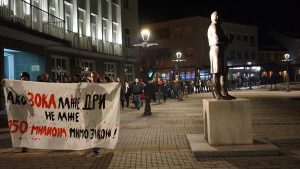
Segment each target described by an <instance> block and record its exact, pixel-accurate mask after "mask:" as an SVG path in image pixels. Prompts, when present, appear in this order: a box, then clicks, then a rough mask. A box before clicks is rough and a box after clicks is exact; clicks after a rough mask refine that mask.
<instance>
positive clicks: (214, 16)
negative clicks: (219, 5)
mask: <svg viewBox="0 0 300 169" xmlns="http://www.w3.org/2000/svg"><path fill="white" fill-rule="evenodd" d="M210 19H211V22H218V20H219V16H218V12H217V11H214V12H213V13H212V14H211V16H210Z"/></svg>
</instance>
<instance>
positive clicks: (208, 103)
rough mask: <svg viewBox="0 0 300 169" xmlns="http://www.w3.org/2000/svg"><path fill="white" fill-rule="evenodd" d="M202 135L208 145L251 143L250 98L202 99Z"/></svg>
mask: <svg viewBox="0 0 300 169" xmlns="http://www.w3.org/2000/svg"><path fill="white" fill-rule="evenodd" d="M203 118H204V131H205V133H204V135H205V139H206V140H207V141H208V144H210V145H232V144H252V143H253V135H252V116H251V105H250V100H247V99H235V100H216V99H204V100H203Z"/></svg>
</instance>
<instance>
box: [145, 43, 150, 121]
mask: <svg viewBox="0 0 300 169" xmlns="http://www.w3.org/2000/svg"><path fill="white" fill-rule="evenodd" d="M147 49H148V47H145V48H144V51H145V56H146V66H145V67H146V70H147V71H145V73H146V75H145V82H146V87H145V111H144V116H151V114H152V112H151V105H150V92H149V89H150V88H149V79H148V74H147V73H148V70H149V56H148V50H147Z"/></svg>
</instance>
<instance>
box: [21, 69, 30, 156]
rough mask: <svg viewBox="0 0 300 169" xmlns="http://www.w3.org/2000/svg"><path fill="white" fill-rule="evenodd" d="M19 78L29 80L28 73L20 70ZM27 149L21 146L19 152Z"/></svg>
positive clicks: (24, 151)
mask: <svg viewBox="0 0 300 169" xmlns="http://www.w3.org/2000/svg"><path fill="white" fill-rule="evenodd" d="M20 80H24V81H29V80H30V75H29V73H27V72H22V73H21V75H20ZM27 151H28V148H27V147H22V149H21V152H22V153H26V152H27Z"/></svg>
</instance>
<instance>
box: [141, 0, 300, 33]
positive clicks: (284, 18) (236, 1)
mask: <svg viewBox="0 0 300 169" xmlns="http://www.w3.org/2000/svg"><path fill="white" fill-rule="evenodd" d="M298 4H300V1H298V2H297V0H260V1H258V0H180V1H179V0H139V17H140V24H146V23H153V22H158V21H165V20H169V19H177V18H184V17H189V16H197V15H200V16H205V17H209V16H210V14H211V13H212V12H213V11H214V10H217V11H218V12H219V15H220V16H221V17H222V18H223V20H224V21H227V22H234V23H242V24H250V25H256V26H259V27H263V28H276V29H286V28H297V29H299V28H300V9H299V8H300V5H298Z"/></svg>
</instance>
